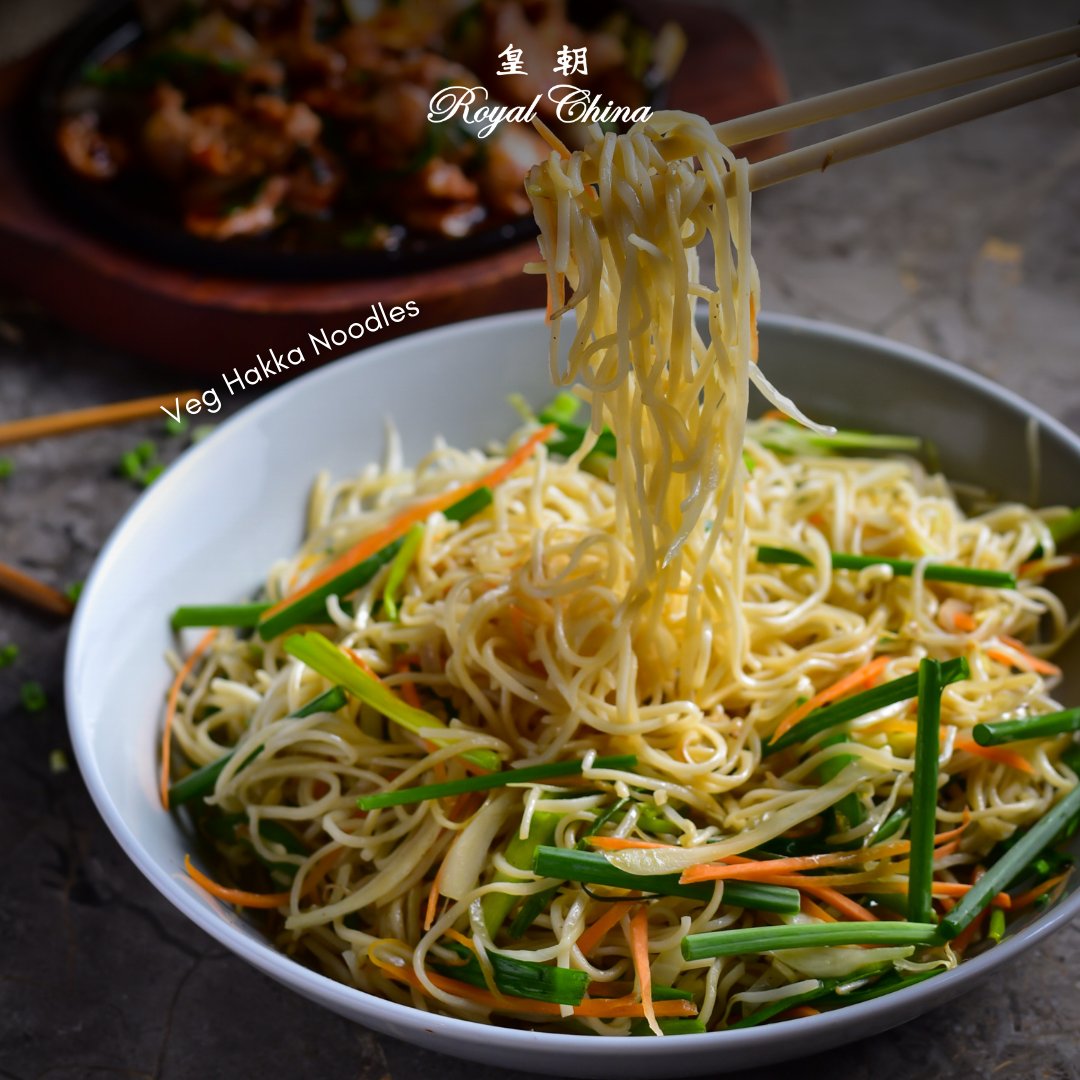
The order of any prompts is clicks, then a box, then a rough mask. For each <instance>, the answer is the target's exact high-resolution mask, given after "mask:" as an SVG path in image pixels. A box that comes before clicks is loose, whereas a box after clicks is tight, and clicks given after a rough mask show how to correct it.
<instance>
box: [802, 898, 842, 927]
mask: <svg viewBox="0 0 1080 1080" xmlns="http://www.w3.org/2000/svg"><path fill="white" fill-rule="evenodd" d="M799 909H800V910H801V911H802V913H803V914H804V915H811V916H813V918H815V919H820V920H821V921H822V922H836V919H835V918H833V916H832V915H830V914H829V913H828V912H827V911H826V910H825V909H824V908H823V907H821V906H819V905H818V904H815V903H814V901H813V900H811V899H810V897H809V896H806V895H803V896H800V897H799Z"/></svg>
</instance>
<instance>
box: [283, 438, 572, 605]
mask: <svg viewBox="0 0 1080 1080" xmlns="http://www.w3.org/2000/svg"><path fill="white" fill-rule="evenodd" d="M556 430H557V429H556V426H555V425H554V424H547V425H546V426H545V427H542V428H540V430H539V431H534V432H533V433H532V434H531V435H530V436H529V437H528V438H527V439H526V440H525V441H524V442H523V443H522V444H521V446H519V447H518V448H517V449H516V450H515V451H514V452H513V453H512V454H510V455H509V456H508V457H507V459H506V460H505V461H504V462H503V463H502V464H501V465H497V466H496V467H495V468H494V469H492V470H491V471H490V472H488V473H485V474H484V475H483V476H481V477H480V478H479V479H478V480H473V481H471V482H470V483H468V484H463V485H462V486H461V487H456V488H452V489H451V490H450V491H444V492H442V493H441V494H439V495H434V496H432V497H431V498H430V499H424V500H423V501H422V502H419V503H417V504H416V505H414V506H410V507H408V508H407V509H405V510H403V511H402V512H401V513H400V514H398V515H397V517H394V518H392V519H391V520H390V521H388V522H387V523H386V524H385V525H384V526H383V527H382V528H381V529H376V530H375V532H373V533H369V534H368V535H367V536H365V537H364V538H363V539H362V540H359V541H357V542H356V543H355V544H353V546H352V547H350V548H348V549H347V550H346V551H343V552H342V553H341V554H340V555H339V556H338V557H337V558H336V559H334V560H332V561H331V562H330V563H329V564H328V565H327V566H325V567H323V569H322V570H320V571H319V573H317V574H316V575H315V576H314V577H313V578H311V579H310V580H309V581H308V582H307V584H305V585H303V586H301V587H300V588H299V589H297V590H296V591H295V592H293V593H290V594H289V595H288V596H286V597H284V598H282V599H281V600H279V601H278V602H277V603H276V604H274V606H273V607H271V608H270V609H269V610H268V611H266V612H265V613H264V614H263V616H262V618H263V619H264V620H265V619H268V618H270V617H271V616H272V615H276V614H277V613H278V612H279V611H282V610H284V609H285V608H287V607H288V606H289V605H290V604H293V603H295V602H296V601H297V600H299V599H301V597H304V596H307V595H308V594H309V593H313V592H314V591H315V590H316V589H319V588H321V587H322V586H323V585H325V584H327V582H330V581H333V580H334V578H336V577H337V576H338V575H339V574H343V573H345V571H346V570H351V569H352V567H354V566H355V565H356V564H357V563H359V562H362V561H363V560H364V559H366V558H368V557H369V556H371V555H374V554H375V552H376V551H379V550H381V549H382V548H384V547H386V545H387V544H390V543H393V542H394V541H395V540H397V539H398V538H399V537H401V536H404V535H405V533H406V532H407V531H408V530H409V528H410V527H411V526H413V525H415V524H416V523H417V522H418V521H423V520H424V519H425V518H427V517H429V516H430V515H431V514H434V513H435V512H436V511H438V510H445V509H446V508H447V507H448V506H453V504H454V503H456V502H460V501H461V500H462V499H464V498H465V496H466V495H471V494H472V493H473V492H474V491H477V490H478V489H479V488H482V487H495V486H496V485H497V484H501V483H502V482H503V481H504V480H505V479H506V478H507V477H508V476H510V475H511V474H512V473H514V472H515V471H516V470H517V469H519V468H520V467H521V466H522V465H523V464H524V463H525V462H526V461H527V460H528V459H529V457H530V456H531V455H532V453H533V451H534V450H535V449H536V448H537V446H539V445H540V443H542V442H544V441H546V440H547V439H550V438H551V436H552V435H553V434H554V433H555V431H556Z"/></svg>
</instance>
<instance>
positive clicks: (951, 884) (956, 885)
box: [860, 881, 1012, 909]
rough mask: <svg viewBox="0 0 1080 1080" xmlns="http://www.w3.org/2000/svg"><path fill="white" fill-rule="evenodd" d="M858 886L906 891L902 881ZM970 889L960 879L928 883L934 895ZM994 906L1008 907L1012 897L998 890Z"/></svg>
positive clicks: (963, 892) (957, 893) (956, 894)
mask: <svg viewBox="0 0 1080 1080" xmlns="http://www.w3.org/2000/svg"><path fill="white" fill-rule="evenodd" d="M860 888H863V889H866V888H870V889H871V891H872V892H878V893H906V892H907V885H906V884H905V883H904V882H902V881H882V882H874V884H873V886H872V887H871V886H868V885H866V884H865V883H864V884H863V885H861V886H860ZM970 891H971V886H970V885H967V884H965V883H964V882H962V881H934V882H932V883H931V885H930V892H931V893H933V895H934V896H940V897H946V898H952V897H961V896H964V895H966V894H967V893H968V892H970ZM990 902H991V903H992V904H993V905H994V907H1000V908H1005V909H1009V908H1011V907H1012V898H1011V897H1010V896H1009V894H1008V893H1006V892H999V893H998V894H997V895H996V896H995V897H994V899H993V900H991V901H990Z"/></svg>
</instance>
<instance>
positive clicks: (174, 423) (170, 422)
mask: <svg viewBox="0 0 1080 1080" xmlns="http://www.w3.org/2000/svg"><path fill="white" fill-rule="evenodd" d="M164 428H165V434H166V435H183V434H184V432H185V431H187V429H188V418H187V417H186V416H181V417H180V419H179V420H177V418H176V417H175V416H170V417H169V418H168V419H167V420H166V421H165V424H164Z"/></svg>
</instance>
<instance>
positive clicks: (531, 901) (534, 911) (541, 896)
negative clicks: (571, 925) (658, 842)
mask: <svg viewBox="0 0 1080 1080" xmlns="http://www.w3.org/2000/svg"><path fill="white" fill-rule="evenodd" d="M629 802H630V800H629V799H619V800H617V801H616V802H614V803H612V805H611V806H609V807H608V808H607V809H606V810H605V811H604V812H603V813H601V814H598V815H597V816H596V819H595V820H594V821H593V823H592V824H591V825H590V826H589V827H588V828H587V829H586V830H585V832H584V833H583V834H582V836H581V839H580V840H579V841H578V842H577V845H576V850H577V851H587V850H588V847H589V837H590V836H594V835H595V834H596V833H598V832H599V831H600V830H601V829H602V828H603V827H604V826H605V825H606V824H607V823H608V822H609V821H611V819H612V818H613V817H615V815H616V814H618V813H619V812H620V811H621V810H622V809H623V808H624V807H625V806H627V805H628V804H629ZM533 854H534V861H535V852H534V853H533ZM560 888H562V886H561V885H552V886H551V888H549V889H544V891H543V892H538V893H532V894H531V895H530V896H526V897H525V899H524V900H523V901H522V904H521V907H520V909H519V910H518V913H517V915H515V916H514V921H513V922H512V923H511V924H510V936H511V937H512V938H519V937H521V935H522V934H524V933H525V931H526V930H528V929H529V927H530V926H532V924H533V923H534V922H536V919H537V917H538V916H539V915H540V913H541V912H542V911H547V909H548V907H550V905H551V901H552V900H554V899H555V896H556V894H557V893H558V891H559V889H560Z"/></svg>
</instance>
